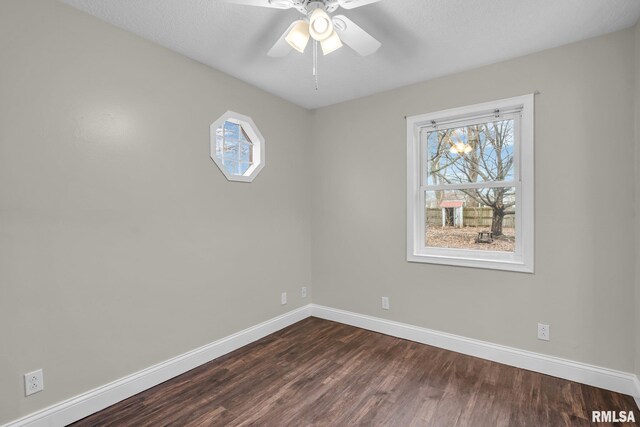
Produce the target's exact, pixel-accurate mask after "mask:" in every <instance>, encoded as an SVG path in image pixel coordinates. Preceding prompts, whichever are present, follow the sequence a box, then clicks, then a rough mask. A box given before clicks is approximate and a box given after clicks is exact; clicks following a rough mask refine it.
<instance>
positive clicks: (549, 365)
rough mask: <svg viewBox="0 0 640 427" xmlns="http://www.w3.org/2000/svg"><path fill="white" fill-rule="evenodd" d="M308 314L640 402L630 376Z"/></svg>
mask: <svg viewBox="0 0 640 427" xmlns="http://www.w3.org/2000/svg"><path fill="white" fill-rule="evenodd" d="M311 313H312V315H313V316H315V317H319V318H321V319H326V320H333V321H335V322H340V323H344V324H347V325H351V326H356V327H358V328H363V329H368V330H370V331H374V332H380V333H382V334H386V335H391V336H394V337H398V338H403V339H407V340H410V341H415V342H419V343H423V344H428V345H432V346H434V347H439V348H444V349H447V350H451V351H455V352H458V353H462V354H467V355H469V356H475V357H479V358H481V359H487V360H492V361H494V362H498V363H503V364H505V365H509V366H515V367H518V368H522V369H527V370H529V371H534V372H540V373H542V374H547V375H552V376H554V377H559V378H564V379H566V380H570V381H575V382H578V383H582V384H587V385H592V386H595V387H600V388H604V389H606V390H611V391H615V392H618V393H623V394H628V395H631V396H634V397H635V398H636V402H637V401H638V400H639V399H640V382H639V381H638V377H636V376H635V375H634V374H631V373H627V372H621V371H615V370H612V369H607V368H602V367H599V366H593V365H588V364H586V363H580V362H574V361H571V360H567V359H561V358H558V357H553V356H547V355H544V354H540V353H533V352H530V351H526V350H518V349H516V348H512V347H507V346H503V345H498V344H492V343H489V342H485V341H479V340H474V339H471V338H465V337H461V336H458V335H453V334H447V333H444V332H438V331H434V330H431V329H426V328H421V327H418V326H413V325H408V324H406V323H399V322H394V321H391V320H385V319H381V318H378V317H372V316H366V315H362V314H357V313H353V312H349V311H344V310H338V309H335V308H329V307H324V306H320V305H316V304H312V305H311Z"/></svg>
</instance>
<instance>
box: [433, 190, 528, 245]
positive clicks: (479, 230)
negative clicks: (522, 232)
mask: <svg viewBox="0 0 640 427" xmlns="http://www.w3.org/2000/svg"><path fill="white" fill-rule="evenodd" d="M425 200H426V203H425V205H426V206H425V222H426V227H425V229H426V235H425V245H426V246H427V247H435V248H449V249H475V250H486V251H502V252H515V247H516V228H515V227H516V214H515V208H516V206H515V205H516V191H515V188H514V187H493V188H480V189H473V190H447V191H425Z"/></svg>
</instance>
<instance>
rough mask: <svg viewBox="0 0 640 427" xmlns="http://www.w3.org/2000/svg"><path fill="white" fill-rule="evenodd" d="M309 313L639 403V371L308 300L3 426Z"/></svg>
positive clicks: (69, 413)
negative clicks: (637, 374)
mask: <svg viewBox="0 0 640 427" xmlns="http://www.w3.org/2000/svg"><path fill="white" fill-rule="evenodd" d="M309 316H315V317H319V318H321V319H326V320H332V321H335V322H339V323H344V324H346V325H351V326H355V327H358V328H363V329H368V330H370V331H374V332H379V333H382V334H386V335H391V336H394V337H398V338H403V339H407V340H411V341H415V342H419V343H423V344H428V345H432V346H434V347H439V348H444V349H447V350H451V351H455V352H458V353H462V354H467V355H470V356H475V357H479V358H482V359H487V360H492V361H494V362H498V363H503V364H505V365H510V366H515V367H518V368H522V369H527V370H530V371H534V372H540V373H542V374H547V375H552V376H555V377H559V378H564V379H567V380H570V381H576V382H579V383H582V384H588V385H592V386H595V387H600V388H603V389H607V390H611V391H615V392H619V393H624V394H628V395H631V396H634V398H635V401H636V403H637V404H638V407H639V408H640V380H638V377H637V376H635V375H634V374H631V373H627V372H621V371H615V370H612V369H607V368H602V367H598V366H593V365H588V364H585V363H580V362H574V361H571V360H567V359H561V358H558V357H553V356H547V355H544V354H539V353H533V352H530V351H525V350H518V349H516V348H512V347H507V346H502V345H498V344H492V343H488V342H485V341H479V340H474V339H471V338H465V337H461V336H458V335H452V334H447V333H444V332H438V331H434V330H431V329H426V328H421V327H418V326H413V325H408V324H406V323H399V322H394V321H391V320H385V319H381V318H377V317H372V316H366V315H363V314H358V313H353V312H350V311H344V310H338V309H334V308H329V307H324V306H320V305H316V304H309V305H306V306H304V307H300V308H298V309H296V310H293V311H290V312H288V313H285V314H283V315H281V316H278V317H275V318H273V319H271V320H267V321H266V322H263V323H260V324H259V325H256V326H253V327H251V328H248V329H245V330H243V331H240V332H238V333H235V334H233V335H230V336H228V337H225V338H222V339H220V340H218V341H215V342H213V343H211V344H208V345H205V346H203V347H200V348H198V349H195V350H193V351H190V352H188V353H184V354H182V355H180V356H177V357H174V358H173V359H169V360H167V361H165V362H162V363H159V364H157V365H155V366H152V367H150V368H147V369H143V370H141V371H139V372H136V373H134V374H132V375H129V376H127V377H124V378H121V379H119V380H117V381H114V382H112V383H109V384H106V385H104V386H101V387H98V388H96V389H94V390H91V391H89V392H87V393H83V394H81V395H78V396H76V397H73V398H71V399H69V400H66V401H64V402H61V403H58V404H55V405H53V406H50V407H48V408H45V409H43V410H41V411H38V412H35V413H33V414H30V415H27V416H26V417H23V418H20V419H18V420H15V421H12V422H10V423H8V424H5V425H4V426H2V427H58V426H65V425H67V424H69V423H72V422H74V421H77V420H80V419H82V418H84V417H86V416H89V415H91V414H93V413H95V412H98V411H100V410H102V409H104V408H106V407H108V406H111V405H113V404H115V403H117V402H120V401H122V400H124V399H126V398H129V397H131V396H133V395H135V394H137V393H140V392H142V391H144V390H147V389H149V388H151V387H153V386H156V385H158V384H160V383H162V382H164V381H166V380H168V379H171V378H173V377H176V376H178V375H180V374H183V373H185V372H187V371H189V370H191V369H193V368H196V367H198V366H200V365H202V364H204V363H207V362H209V361H211V360H213V359H216V358H218V357H220V356H223V355H225V354H227V353H230V352H232V351H234V350H237V349H238V348H240V347H243V346H245V345H247V344H250V343H252V342H254V341H257V340H259V339H260V338H263V337H265V336H267V335H269V334H272V333H274V332H276V331H279V330H280V329H283V328H285V327H287V326H289V325H292V324H294V323H296V322H299V321H300V320H303V319H305V318H307V317H309Z"/></svg>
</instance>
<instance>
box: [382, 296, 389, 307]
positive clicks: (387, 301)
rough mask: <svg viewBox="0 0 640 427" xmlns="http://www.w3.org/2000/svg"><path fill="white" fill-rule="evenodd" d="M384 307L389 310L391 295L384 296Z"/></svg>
mask: <svg viewBox="0 0 640 427" xmlns="http://www.w3.org/2000/svg"><path fill="white" fill-rule="evenodd" d="M382 309H383V310H389V297H382Z"/></svg>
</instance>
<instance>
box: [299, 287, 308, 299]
mask: <svg viewBox="0 0 640 427" xmlns="http://www.w3.org/2000/svg"><path fill="white" fill-rule="evenodd" d="M300 296H301V297H302V298H306V297H307V287H306V286H303V287H302V288H301V289H300Z"/></svg>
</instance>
